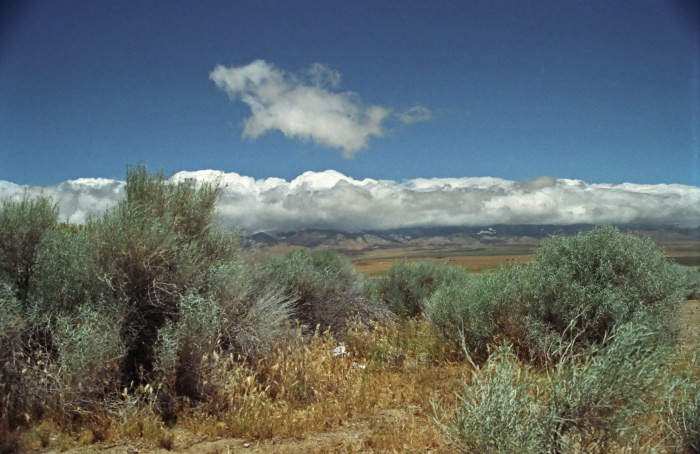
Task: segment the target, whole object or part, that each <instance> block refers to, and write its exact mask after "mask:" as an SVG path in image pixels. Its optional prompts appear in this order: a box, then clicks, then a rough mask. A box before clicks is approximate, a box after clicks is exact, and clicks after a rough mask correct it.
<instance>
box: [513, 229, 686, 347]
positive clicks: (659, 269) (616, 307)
mask: <svg viewBox="0 0 700 454" xmlns="http://www.w3.org/2000/svg"><path fill="white" fill-rule="evenodd" d="M677 270H678V268H677V266H676V265H674V264H673V263H672V262H670V261H669V260H668V259H667V258H666V257H665V255H664V253H663V251H662V250H660V249H659V248H658V247H657V246H656V245H655V244H654V243H653V242H652V241H651V240H650V239H648V238H641V237H638V236H635V235H633V234H629V233H622V232H620V231H619V230H618V229H617V228H614V227H599V228H596V229H594V230H592V231H590V232H586V233H580V234H577V235H573V236H568V237H554V238H552V239H550V240H549V241H547V242H545V243H543V244H542V245H541V246H540V247H539V248H538V249H537V254H536V257H535V259H534V261H533V262H532V263H531V264H530V265H529V266H528V267H527V272H528V277H527V284H526V285H525V286H524V287H523V288H522V289H521V290H520V292H521V294H520V298H521V300H522V301H523V302H524V304H521V305H520V307H519V309H520V310H521V314H520V316H521V317H522V319H523V322H524V325H525V327H526V329H527V331H528V332H527V334H526V339H525V343H526V344H527V345H528V346H529V347H530V349H531V353H532V354H534V355H535V356H536V355H541V354H543V353H544V352H546V351H547V350H548V349H549V348H550V347H551V345H552V342H558V338H559V337H561V336H564V335H567V336H573V337H575V338H576V340H577V342H578V343H579V344H580V345H592V344H595V343H599V342H601V341H602V340H603V339H604V338H605V337H606V336H607V335H609V333H610V332H611V331H612V330H613V329H614V328H615V327H617V326H620V325H623V324H625V323H627V322H629V321H631V320H633V319H635V318H637V317H638V316H639V315H640V314H644V315H645V316H648V317H650V319H653V320H657V321H660V322H661V323H660V324H659V326H660V328H662V329H664V330H666V332H667V334H668V335H673V329H674V323H675V312H676V310H677V307H678V305H677V303H678V302H679V301H680V300H681V299H682V298H683V297H684V296H685V295H684V292H685V289H684V287H685V285H684V281H683V278H682V277H681V276H680V275H679V273H678V272H677Z"/></svg>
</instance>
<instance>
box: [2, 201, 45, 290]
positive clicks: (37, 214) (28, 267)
mask: <svg viewBox="0 0 700 454" xmlns="http://www.w3.org/2000/svg"><path fill="white" fill-rule="evenodd" d="M57 220H58V205H56V204H55V203H53V202H52V201H51V200H50V199H48V198H47V197H43V196H39V197H36V198H31V197H29V196H27V195H24V196H23V197H22V199H21V200H20V201H18V202H15V201H12V200H10V199H6V200H3V201H2V206H0V282H6V283H9V284H11V285H12V286H13V288H14V290H15V292H16V293H17V298H18V299H19V300H20V301H21V302H27V301H28V297H29V292H30V290H31V288H32V286H33V285H34V283H35V277H34V274H35V267H36V264H37V253H38V250H39V246H40V244H41V241H42V239H43V238H44V235H45V234H46V232H47V231H49V230H51V229H52V228H55V227H56V224H57Z"/></svg>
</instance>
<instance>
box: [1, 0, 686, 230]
mask: <svg viewBox="0 0 700 454" xmlns="http://www.w3.org/2000/svg"><path fill="white" fill-rule="evenodd" d="M699 5H700V4H699V3H698V2H696V1H693V0H664V1H662V0H616V1H609V0H589V1H576V0H499V1H492V0H463V1H439V0H431V1H414V0H404V1H389V0H387V1H381V2H377V1H364V0H358V1H342V2H341V1H329V0H327V1H315V0H307V1H297V0H289V1H265V0H255V1H247V0H237V1H223V0H221V1H215V0H202V1H197V2H195V1H184V0H168V1H159V0H152V1H148V2H143V1H135V0H118V1H117V0H103V1H100V2H92V1H87V0H82V1H77V0H60V1H59V0H37V1H32V0H24V1H5V2H3V3H2V6H0V9H2V11H0V198H1V197H3V196H4V197H8V196H14V197H16V196H17V194H19V193H20V192H22V191H27V190H29V191H39V190H41V189H42V188H43V190H44V191H48V192H50V193H51V194H54V195H55V197H56V198H57V199H60V200H62V201H63V203H64V205H66V206H63V207H62V213H63V214H62V216H64V217H65V218H66V219H67V218H70V217H71V216H72V219H73V220H80V219H84V217H85V216H86V213H88V212H89V211H90V210H98V211H99V210H100V209H106V207H109V206H113V204H114V202H115V200H117V199H118V197H120V194H122V192H123V184H122V183H121V182H122V181H123V180H124V178H125V173H126V169H127V166H129V165H134V164H138V163H144V164H146V165H147V166H148V167H149V169H153V170H158V169H162V170H163V171H164V172H165V173H166V174H168V175H172V174H178V173H179V172H195V173H186V174H181V175H189V176H190V177H193V176H196V177H198V178H202V179H207V178H210V177H211V176H212V175H219V178H220V179H221V178H223V179H224V180H226V181H228V182H229V183H230V188H229V190H228V192H229V196H230V197H229V199H230V203H229V204H228V205H226V207H228V210H229V212H230V213H234V212H236V213H237V211H236V210H237V208H232V207H234V206H239V205H235V204H236V203H239V204H242V203H243V202H242V201H246V203H248V204H249V205H248V206H257V205H254V204H255V203H257V204H259V206H260V208H259V209H260V212H259V213H258V215H257V217H256V218H255V219H253V218H248V219H243V215H242V212H241V214H240V215H239V216H238V217H236V216H234V215H231V217H230V219H231V222H239V223H243V224H247V225H248V227H249V228H251V229H259V230H264V229H268V228H271V229H274V228H283V227H284V225H294V226H302V227H313V226H328V227H337V226H350V225H352V226H354V227H352V228H369V227H372V226H373V225H381V226H388V225H399V226H402V225H415V224H417V223H418V224H419V223H421V222H423V223H426V224H430V223H432V224H437V223H447V224H460V223H461V224H464V223H472V224H474V223H476V222H477V221H479V222H487V221H489V222H490V221H496V220H505V221H506V222H507V223H508V222H510V223H520V222H521V221H526V222H527V223H534V222H539V221H542V220H550V221H553V222H555V223H568V222H574V221H575V220H577V219H578V220H581V219H588V220H592V221H593V222H608V221H606V220H610V219H613V220H614V219H628V220H631V221H635V220H649V219H650V218H649V216H650V215H651V214H654V213H655V214H654V216H655V217H654V219H656V220H657V221H658V222H660V219H661V216H665V218H664V219H665V220H664V222H667V223H668V224H672V225H680V224H683V225H695V224H700V211H698V208H697V206H698V205H700V195H698V192H699V191H700V188H699V186H700V176H699V173H700V172H699V170H700V159H699V154H700V94H699V91H700V6H699ZM197 171H210V172H199V173H196V172H197ZM242 182H247V183H242ZM295 182H296V183H295ZM485 182H489V183H485ZM234 187H235V188H238V189H237V190H238V191H239V192H235V191H234V189H231V188H234ZM61 188H63V189H61ZM120 188H121V189H120ZM280 188H282V189H280ZM302 188H304V190H306V191H307V192H303V191H301V189H302ZM533 188H534V189H533ZM577 188H578V189H577ZM273 189H274V190H273ZM244 190H245V191H248V192H240V191H244ZM61 191H65V192H61ZM120 191H122V192H120ZM251 191H252V192H251ZM275 191H276V192H275ZM285 191H286V192H285ZM308 191H311V192H308ZM528 191H529V192H528ZM572 191H574V192H575V191H579V192H576V194H577V197H574V198H568V197H567V196H566V194H569V193H573V192H572ZM601 191H602V192H601ZM611 191H612V192H611ZM516 193H517V194H519V196H518V197H516V198H513V197H510V195H512V194H516ZM282 194H285V195H282ZM329 194H333V195H332V196H331V195H329ZM504 194H509V196H508V197H510V198H508V197H506V196H504ZM528 194H529V195H528ZM533 194H534V195H536V197H535V196H534V195H533ZM581 194H585V197H584V196H582V195H581ZM601 194H605V195H604V196H603V195H601ZM620 194H624V197H623V198H622V199H619V198H617V197H621V196H620ZM425 195H428V196H429V197H427V198H426V199H420V197H422V196H425ZM530 195H533V196H532V197H530ZM419 196H420V197H419ZM250 197H252V199H251V198H250ZM295 197H296V198H298V201H301V202H299V203H300V206H301V207H302V208H303V207H305V209H301V208H300V207H296V208H292V205H294V204H293V203H292V202H290V200H292V199H294V198H295ZM324 197H328V199H327V200H326V199H324ZM431 197H432V198H431ZM504 197H505V198H504ZM528 197H530V198H528ZM581 197H583V198H581ZM229 199H226V200H229ZM419 199H420V200H419ZM69 200H71V201H69ZM294 200H297V199H294ZM363 200H364V202H363ZM392 200H393V203H394V205H391V203H392V202H391V201H392ZM524 200H527V202H526V203H525V202H523V201H524ZM542 200H545V202H543V201H542ZM552 200H555V201H554V202H552ZM236 201H237V202H236ZM254 201H255V202H254ZM368 201H370V202H371V203H370V202H368ZM613 201H617V202H613ZM285 203H287V204H288V206H284V204H285ZM615 203H619V204H621V205H615ZM250 204H253V205H250ZM357 204H359V205H360V207H359V208H358V206H357ZM68 205H70V207H68ZM224 205H225V204H222V210H221V211H222V213H223V212H224V211H226V209H224V208H223V206H224ZM668 205H671V206H673V207H674V208H673V209H670V208H668ZM240 206H242V205H240ZM280 206H282V208H280ZM421 207H422V208H421ZM440 207H442V208H440ZM526 207H529V208H526ZM635 207H636V208H635ZM360 208H362V209H360ZM667 208H668V209H667ZM311 209H313V210H315V211H313V213H311V212H310V211H309V210H311ZM353 210H354V211H353ZM358 210H359V211H358ZM383 210H386V211H383ZM459 210H461V211H459ZM499 210H500V211H499ZM627 210H631V211H632V212H627ZM669 210H670V211H669ZM342 213H344V214H342ZM348 213H354V215H349V214H348ZM499 213H500V214H499ZM387 216H393V217H394V220H393V221H387V219H386V217H387ZM300 217H306V219H307V221H302V220H300ZM380 218H382V219H380ZM681 218H682V219H681ZM308 219H312V220H313V222H312V221H308ZM348 228H350V227H348Z"/></svg>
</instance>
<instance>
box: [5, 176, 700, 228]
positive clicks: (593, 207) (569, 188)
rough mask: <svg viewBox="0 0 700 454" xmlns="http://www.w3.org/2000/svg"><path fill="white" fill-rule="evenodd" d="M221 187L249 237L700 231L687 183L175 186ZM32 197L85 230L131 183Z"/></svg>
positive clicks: (325, 179) (230, 213) (10, 190)
mask: <svg viewBox="0 0 700 454" xmlns="http://www.w3.org/2000/svg"><path fill="white" fill-rule="evenodd" d="M188 179H194V180H196V181H201V182H204V181H218V182H219V183H220V185H221V186H222V189H223V191H222V196H221V199H220V201H219V204H218V211H219V220H220V221H221V222H222V223H223V224H224V225H227V226H241V227H243V228H244V229H245V230H247V231H248V232H250V233H255V232H259V231H273V230H278V231H293V230H301V229H304V228H320V229H334V230H343V231H360V230H381V229H391V228H401V227H438V226H486V225H492V224H555V225H568V224H579V223H584V224H619V225H621V224H644V225H649V226H656V227H676V228H696V227H700V188H699V187H695V186H684V185H640V184H630V183H626V184H587V183H584V182H583V181H579V180H568V179H557V178H551V177H541V178H536V179H534V180H526V181H508V180H502V179H498V178H486V177H484V178H430V179H427V178H419V179H413V180H407V181H403V182H397V181H391V180H373V179H364V180H355V179H352V178H350V177H347V176H345V175H343V174H341V173H338V172H335V171H332V170H328V171H325V172H306V173H304V174H302V175H300V176H299V177H297V178H295V179H294V180H292V181H286V180H283V179H280V178H267V179H259V180H256V179H253V178H251V177H246V176H241V175H239V174H237V173H224V172H219V171H213V170H201V171H196V172H179V173H177V174H175V175H173V176H172V177H171V180H172V181H173V182H179V181H184V180H188ZM25 192H27V193H29V194H40V193H42V194H44V195H46V196H50V197H52V198H53V199H54V200H56V201H57V202H59V204H60V217H61V220H62V221H69V222H74V223H81V222H84V221H85V220H86V218H87V216H89V215H90V214H91V213H92V214H95V215H99V214H101V213H103V212H104V211H105V210H107V209H109V208H110V207H113V206H116V204H117V202H118V201H119V200H121V199H122V198H123V197H124V182H121V181H114V180H106V179H87V178H86V179H80V180H73V181H66V182H64V183H61V184H59V185H58V186H51V187H28V186H19V185H16V184H13V183H10V182H6V181H0V199H5V198H8V197H9V198H14V199H17V198H19V197H21V196H22V194H24V193H25Z"/></svg>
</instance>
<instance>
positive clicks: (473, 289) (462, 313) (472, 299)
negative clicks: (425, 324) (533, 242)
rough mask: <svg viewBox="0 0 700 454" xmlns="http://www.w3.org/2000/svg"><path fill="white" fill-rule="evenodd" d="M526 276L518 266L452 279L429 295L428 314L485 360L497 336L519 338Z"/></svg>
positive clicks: (457, 341) (471, 354)
mask: <svg viewBox="0 0 700 454" xmlns="http://www.w3.org/2000/svg"><path fill="white" fill-rule="evenodd" d="M523 278H524V277H523V270H522V269H521V268H517V267H515V268H500V269H499V270H497V271H495V272H492V273H486V274H483V275H481V276H478V275H473V276H466V275H465V276H464V277H463V278H461V279H454V280H451V281H449V282H447V283H445V284H443V285H441V286H439V287H438V288H437V289H436V290H435V292H434V293H433V294H432V296H431V297H430V298H428V300H427V301H426V303H425V308H424V314H425V316H426V317H427V318H428V319H429V320H430V321H431V323H432V324H433V325H435V326H436V327H437V328H438V329H439V330H440V332H441V333H442V334H443V336H445V337H446V338H447V339H448V340H450V341H452V342H453V343H454V344H456V345H457V346H459V347H462V349H463V350H464V352H465V353H466V354H467V355H468V356H469V357H472V358H474V357H475V359H483V358H484V357H485V356H486V354H487V350H488V347H489V345H490V344H492V343H494V342H495V341H496V340H497V338H517V337H519V332H520V330H521V329H522V327H521V326H520V323H519V322H520V320H518V319H517V318H515V316H516V315H517V306H518V301H519V300H518V298H519V292H520V291H521V288H522V286H523V285H524V284H523Z"/></svg>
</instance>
